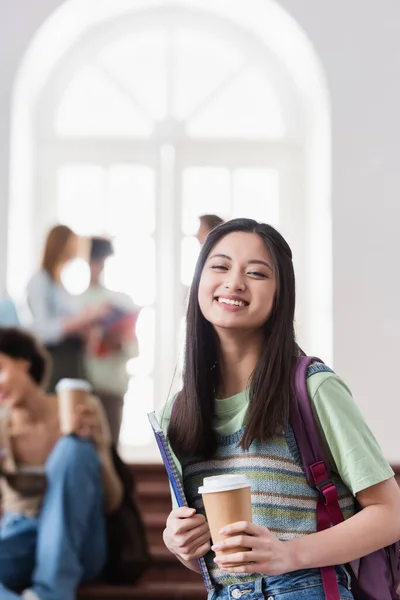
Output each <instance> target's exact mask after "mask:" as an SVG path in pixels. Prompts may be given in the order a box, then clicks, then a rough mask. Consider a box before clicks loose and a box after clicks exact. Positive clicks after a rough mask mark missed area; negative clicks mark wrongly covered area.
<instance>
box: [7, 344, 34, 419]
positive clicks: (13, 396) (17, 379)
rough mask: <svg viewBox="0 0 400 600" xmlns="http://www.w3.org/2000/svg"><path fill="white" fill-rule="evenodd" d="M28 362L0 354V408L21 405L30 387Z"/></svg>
mask: <svg viewBox="0 0 400 600" xmlns="http://www.w3.org/2000/svg"><path fill="white" fill-rule="evenodd" d="M29 366H30V365H29V362H28V361H27V360H25V359H22V358H12V357H10V356H8V355H7V354H2V353H1V352H0V408H1V407H2V406H8V407H12V406H18V405H19V404H21V401H22V400H23V398H24V396H25V394H26V391H27V390H28V387H29V386H31V385H32V379H31V377H30V375H29Z"/></svg>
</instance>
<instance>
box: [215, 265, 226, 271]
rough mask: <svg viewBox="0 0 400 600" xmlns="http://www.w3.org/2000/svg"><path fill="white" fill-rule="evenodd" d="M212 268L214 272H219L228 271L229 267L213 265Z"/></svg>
mask: <svg viewBox="0 0 400 600" xmlns="http://www.w3.org/2000/svg"><path fill="white" fill-rule="evenodd" d="M211 268H212V269H213V270H214V271H218V270H221V271H227V270H228V267H225V265H211Z"/></svg>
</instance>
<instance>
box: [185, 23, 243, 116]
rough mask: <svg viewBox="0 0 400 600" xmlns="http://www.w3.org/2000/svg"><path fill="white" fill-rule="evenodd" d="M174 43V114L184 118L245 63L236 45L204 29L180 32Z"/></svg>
mask: <svg viewBox="0 0 400 600" xmlns="http://www.w3.org/2000/svg"><path fill="white" fill-rule="evenodd" d="M174 44H175V62H174V71H173V83H174V104H173V115H174V117H176V118H177V119H184V118H186V116H187V115H188V114H189V113H190V112H191V111H192V110H193V109H194V108H196V107H197V106H198V105H199V104H200V103H201V102H202V101H204V99H205V98H207V97H208V96H209V95H210V94H211V93H212V92H213V90H215V88H216V87H217V86H218V85H219V84H220V83H221V82H222V81H223V80H224V79H226V78H227V77H228V76H229V74H230V73H232V72H233V71H235V70H236V69H237V68H238V67H239V66H240V65H241V63H242V62H243V57H242V55H241V53H240V52H239V51H238V49H237V48H235V47H234V46H231V45H228V44H227V43H226V42H223V41H221V40H219V39H218V38H217V37H215V36H214V35H212V34H210V33H208V32H203V31H196V30H181V31H178V32H177V34H176V36H175V38H174Z"/></svg>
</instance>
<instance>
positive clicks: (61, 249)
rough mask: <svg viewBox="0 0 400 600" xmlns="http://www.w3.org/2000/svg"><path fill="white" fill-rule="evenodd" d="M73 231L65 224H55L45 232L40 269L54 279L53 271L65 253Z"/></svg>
mask: <svg viewBox="0 0 400 600" xmlns="http://www.w3.org/2000/svg"><path fill="white" fill-rule="evenodd" d="M74 235H75V233H74V232H73V231H72V229H70V228H69V227H67V225H56V226H55V227H52V228H51V229H50V231H49V232H48V234H47V237H46V242H45V245H44V252H43V258H42V265H41V266H42V269H44V270H45V271H47V273H48V274H49V275H50V277H51V278H52V279H55V271H56V268H57V267H58V266H59V264H60V262H61V261H62V259H63V256H64V254H65V249H66V247H67V244H68V242H69V240H70V239H71V237H72V236H74Z"/></svg>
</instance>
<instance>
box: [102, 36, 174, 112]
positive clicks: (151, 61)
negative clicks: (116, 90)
mask: <svg viewBox="0 0 400 600" xmlns="http://www.w3.org/2000/svg"><path fill="white" fill-rule="evenodd" d="M166 43H167V40H166V34H165V33H164V32H162V31H145V32H143V33H139V34H138V33H135V35H130V36H129V37H125V38H123V39H121V40H118V41H117V42H113V43H112V44H110V45H109V46H107V47H106V48H104V49H103V50H102V51H101V52H100V54H99V55H98V60H99V62H100V64H101V65H103V66H104V67H106V69H107V70H109V71H110V72H111V73H112V74H113V76H114V77H116V78H117V80H118V81H120V82H121V85H122V86H123V87H124V88H125V89H126V90H127V91H128V93H129V92H131V98H132V99H133V100H134V101H137V102H138V103H139V105H140V106H143V107H144V109H145V111H146V112H148V113H150V114H151V115H152V116H154V117H155V118H156V119H163V118H164V117H165V116H166V113H167V70H166V54H167V53H166Z"/></svg>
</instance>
